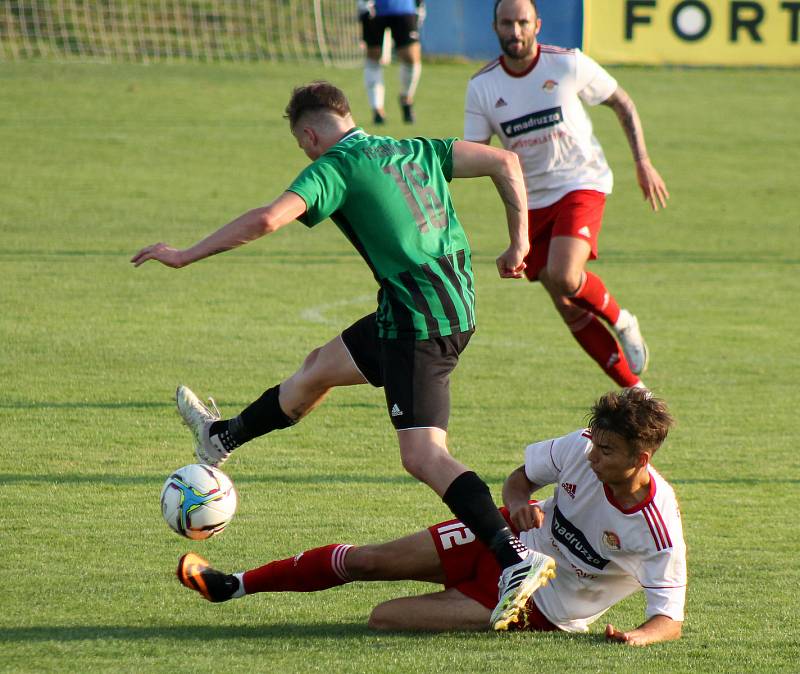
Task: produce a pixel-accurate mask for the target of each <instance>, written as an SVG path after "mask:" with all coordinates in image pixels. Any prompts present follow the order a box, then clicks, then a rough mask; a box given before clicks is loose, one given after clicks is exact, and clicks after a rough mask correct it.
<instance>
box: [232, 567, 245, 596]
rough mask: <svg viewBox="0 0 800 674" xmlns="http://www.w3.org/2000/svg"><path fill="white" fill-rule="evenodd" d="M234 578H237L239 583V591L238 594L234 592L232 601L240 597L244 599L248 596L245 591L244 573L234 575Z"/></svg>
mask: <svg viewBox="0 0 800 674" xmlns="http://www.w3.org/2000/svg"><path fill="white" fill-rule="evenodd" d="M233 577H234V578H236V580H238V581H239V589H238V590H236V592H234V593H233V594H232V595H231V599H238V598H239V597H244V595H245V594H247V593H246V592H245V591H244V572H242V573H234V574H233Z"/></svg>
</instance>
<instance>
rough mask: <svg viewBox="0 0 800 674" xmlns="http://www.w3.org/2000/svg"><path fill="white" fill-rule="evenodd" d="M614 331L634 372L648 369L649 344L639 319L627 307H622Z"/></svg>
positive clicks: (637, 372)
mask: <svg viewBox="0 0 800 674" xmlns="http://www.w3.org/2000/svg"><path fill="white" fill-rule="evenodd" d="M614 333H615V334H616V335H617V339H618V340H619V343H620V346H621V347H622V352H623V353H624V354H625V360H627V361H628V366H629V367H630V368H631V372H633V374H637V375H638V374H642V372H644V371H645V370H646V369H647V363H648V361H649V360H650V353H649V351H648V350H647V344H646V343H645V341H644V338H643V337H642V333H641V332H640V331H639V320H638V319H637V318H636V316H634V315H633V314H632V313H631V312H630V311H628V310H627V309H621V310H620V312H619V318H618V319H617V322H616V323H615V324H614Z"/></svg>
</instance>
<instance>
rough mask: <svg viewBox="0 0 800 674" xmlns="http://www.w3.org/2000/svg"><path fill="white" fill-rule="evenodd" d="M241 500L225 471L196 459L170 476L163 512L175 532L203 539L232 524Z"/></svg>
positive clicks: (165, 487) (162, 503)
mask: <svg viewBox="0 0 800 674" xmlns="http://www.w3.org/2000/svg"><path fill="white" fill-rule="evenodd" d="M237 501H238V497H237V494H236V489H235V488H234V486H233V482H231V481H230V478H229V477H228V476H227V475H225V473H223V472H222V471H221V470H219V469H218V468H212V467H211V466H204V465H202V464H200V463H192V464H189V465H188V466H184V467H183V468H178V470H176V471H175V472H174V473H172V475H170V476H169V477H168V478H167V481H166V482H165V483H164V486H163V488H162V489H161V514H162V515H164V519H165V520H166V522H167V524H168V525H169V527H170V529H172V530H173V531H174V532H176V533H178V534H180V535H181V536H185V537H186V538H191V539H192V540H202V539H204V538H210V537H211V536H213V535H214V534H218V533H219V532H220V531H222V530H223V529H224V528H225V527H226V526H227V525H228V522H230V521H231V519H232V518H233V514H234V513H235V512H236V504H237Z"/></svg>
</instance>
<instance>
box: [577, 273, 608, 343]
mask: <svg viewBox="0 0 800 674" xmlns="http://www.w3.org/2000/svg"><path fill="white" fill-rule="evenodd" d="M569 299H570V302H573V303H574V304H577V305H578V306H579V307H580V308H581V309H586V310H587V311H591V312H592V313H593V314H594V315H595V316H600V318H602V319H603V320H604V321H605V322H606V323H608V324H609V325H614V323H616V322H617V319H618V318H619V304H617V301H616V300H615V299H614V298H613V297H611V293H610V292H608V289H607V288H606V286H605V284H604V283H603V280H602V279H601V278H600V277H599V276H597V275H596V274H592V272H590V271H584V272H583V283H581V286H580V288H578V290H577V292H576V293H575V294H574V295H573V296H572V297H570V298H569ZM578 341H580V340H578ZM584 348H585V347H584ZM593 357H594V356H593Z"/></svg>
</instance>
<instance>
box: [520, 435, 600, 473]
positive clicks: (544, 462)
mask: <svg viewBox="0 0 800 674" xmlns="http://www.w3.org/2000/svg"><path fill="white" fill-rule="evenodd" d="M586 443H587V438H586V435H585V434H584V431H575V432H574V433H570V434H569V435H565V436H563V437H561V438H555V439H553V440H544V441H543V442H535V443H533V444H532V445H528V446H527V447H526V448H525V475H526V476H527V478H528V479H529V480H530V481H531V482H533V483H534V484H538V485H545V484H554V483H556V482H558V476H559V475H560V473H561V471H562V469H563V468H564V465H565V464H566V463H567V462H568V461H570V460H571V457H572V456H573V455H574V454H575V452H581V453H583V451H584V450H585V448H586Z"/></svg>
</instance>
